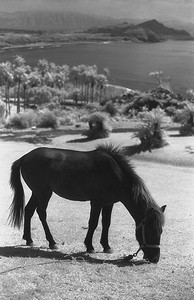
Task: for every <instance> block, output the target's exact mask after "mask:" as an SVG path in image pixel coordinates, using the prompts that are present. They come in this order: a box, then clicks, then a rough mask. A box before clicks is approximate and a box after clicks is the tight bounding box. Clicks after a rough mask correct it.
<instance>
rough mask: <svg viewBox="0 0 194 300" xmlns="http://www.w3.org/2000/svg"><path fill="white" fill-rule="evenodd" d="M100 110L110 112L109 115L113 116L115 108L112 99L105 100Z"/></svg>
mask: <svg viewBox="0 0 194 300" xmlns="http://www.w3.org/2000/svg"><path fill="white" fill-rule="evenodd" d="M102 110H103V111H105V112H106V113H108V114H110V115H111V117H113V116H115V115H116V113H117V109H116V107H115V105H114V103H113V102H112V101H108V102H106V103H105V105H104V106H103V109H102Z"/></svg>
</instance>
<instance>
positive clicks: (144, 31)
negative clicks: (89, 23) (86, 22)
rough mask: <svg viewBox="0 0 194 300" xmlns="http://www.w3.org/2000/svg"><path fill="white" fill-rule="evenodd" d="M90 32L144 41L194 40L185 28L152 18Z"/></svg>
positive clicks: (92, 29)
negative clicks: (135, 23)
mask: <svg viewBox="0 0 194 300" xmlns="http://www.w3.org/2000/svg"><path fill="white" fill-rule="evenodd" d="M88 32H90V33H101V34H108V35H110V36H112V37H123V38H124V39H129V40H138V41H142V42H160V41H163V40H167V39H174V40H193V39H194V38H193V37H192V36H191V35H190V33H188V32H187V31H185V30H177V29H174V28H170V27H166V26H164V25H163V24H162V23H159V22H158V21H157V20H155V19H154V20H150V21H146V22H143V23H139V24H137V25H133V24H129V23H128V22H123V23H121V24H117V25H111V26H106V27H101V28H98V27H96V28H91V29H89V30H88Z"/></svg>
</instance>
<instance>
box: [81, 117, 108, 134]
mask: <svg viewBox="0 0 194 300" xmlns="http://www.w3.org/2000/svg"><path fill="white" fill-rule="evenodd" d="M107 119H108V118H107V115H106V114H104V113H100V112H96V113H93V114H91V115H90V116H89V119H88V123H89V130H87V131H85V132H84V133H83V135H86V136H87V137H88V138H89V139H90V140H94V139H100V138H106V137H108V136H109V133H110V131H111V128H110V126H109V125H108V120H107Z"/></svg>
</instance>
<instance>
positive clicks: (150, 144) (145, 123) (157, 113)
mask: <svg viewBox="0 0 194 300" xmlns="http://www.w3.org/2000/svg"><path fill="white" fill-rule="evenodd" d="M164 116H165V113H164V111H163V110H161V109H160V108H156V109H153V110H152V111H145V112H142V113H141V114H139V117H140V119H141V121H142V124H141V125H139V127H138V130H137V132H135V133H134V137H136V138H139V139H140V141H141V146H142V149H143V150H151V149H154V148H161V147H164V146H165V145H167V142H166V140H165V137H164V131H163V130H162V128H161V126H162V123H163V120H164Z"/></svg>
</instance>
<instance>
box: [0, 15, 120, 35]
mask: <svg viewBox="0 0 194 300" xmlns="http://www.w3.org/2000/svg"><path fill="white" fill-rule="evenodd" d="M117 22H118V21H117ZM115 23H116V22H115V21H114V20H113V19H111V18H105V17H104V18H103V17H102V18H101V17H96V16H90V15H85V14H81V13H74V12H50V11H28V12H14V13H2V12H1V13H0V29H16V30H17V29H22V30H23V29H25V30H42V31H63V32H72V31H78V30H79V31H80V30H81V31H83V30H86V29H87V28H90V27H93V26H107V25H110V24H115Z"/></svg>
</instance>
